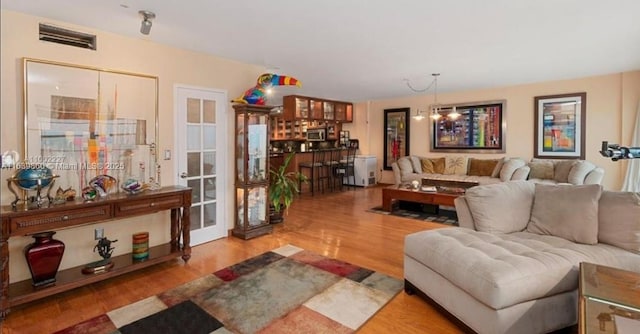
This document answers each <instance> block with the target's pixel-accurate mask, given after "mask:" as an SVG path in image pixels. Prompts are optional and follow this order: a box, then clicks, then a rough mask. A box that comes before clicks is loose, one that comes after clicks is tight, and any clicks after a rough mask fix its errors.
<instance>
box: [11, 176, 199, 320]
mask: <svg viewBox="0 0 640 334" xmlns="http://www.w3.org/2000/svg"><path fill="white" fill-rule="evenodd" d="M190 207H191V188H186V187H177V186H172V187H164V188H161V189H159V190H154V191H147V192H144V193H141V194H136V195H127V194H123V193H120V194H113V195H109V196H108V197H106V198H104V199H98V200H95V201H92V202H82V201H75V202H67V203H65V204H62V205H55V206H53V205H52V206H49V207H43V208H39V209H30V210H25V209H24V207H21V206H18V208H17V209H16V210H13V209H12V208H11V206H10V205H7V206H3V207H2V208H1V209H0V217H1V218H2V230H1V233H0V278H1V279H2V283H1V290H0V321H2V319H4V318H5V316H6V315H7V314H8V313H9V310H10V308H11V307H12V306H16V305H20V304H24V303H28V302H31V301H34V300H37V299H40V298H44V297H47V296H51V295H54V294H57V293H60V292H64V291H67V290H71V289H74V288H77V287H80V286H84V285H87V284H91V283H94V282H98V281H102V280H105V279H107V278H111V277H114V276H119V275H122V274H125V273H128V272H132V271H135V270H138V269H142V268H145V267H149V266H151V265H154V264H158V263H161V262H164V261H168V260H171V259H174V258H176V257H178V256H182V259H183V260H184V261H185V262H187V261H188V260H189V258H190V257H191V247H190V246H189V242H190V230H189V210H190ZM164 210H171V227H170V229H171V240H170V241H169V242H168V243H166V244H162V245H158V246H155V247H151V248H150V249H149V259H147V260H146V261H142V262H135V261H133V257H132V255H131V254H123V255H120V256H115V257H112V258H111V260H112V261H113V263H114V267H113V269H111V270H110V271H107V272H102V273H99V274H93V275H85V274H82V272H81V270H82V268H83V267H84V266H78V267H74V268H69V269H65V270H61V271H59V272H58V274H57V276H56V282H55V284H53V285H50V286H47V287H41V288H35V287H33V286H32V284H31V279H29V280H24V281H20V282H15V283H12V284H9V237H12V236H25V235H30V234H34V233H38V232H43V231H51V230H57V229H62V228H68V227H73V226H79V225H87V224H94V223H98V222H103V221H105V220H111V219H120V218H127V217H134V216H140V215H145V214H150V213H154V212H158V211H164ZM180 237H182V244H181V243H180ZM67 251H68V250H67Z"/></svg>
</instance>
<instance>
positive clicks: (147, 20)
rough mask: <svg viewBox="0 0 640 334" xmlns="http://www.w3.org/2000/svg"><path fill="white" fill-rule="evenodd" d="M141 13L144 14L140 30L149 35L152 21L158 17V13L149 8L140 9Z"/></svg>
mask: <svg viewBox="0 0 640 334" xmlns="http://www.w3.org/2000/svg"><path fill="white" fill-rule="evenodd" d="M138 13H139V14H140V15H142V24H141V25H140V32H141V33H142V34H144V35H149V32H150V31H151V25H152V24H153V23H152V22H151V20H152V19H155V18H156V14H155V13H154V12H150V11H148V10H141V11H138Z"/></svg>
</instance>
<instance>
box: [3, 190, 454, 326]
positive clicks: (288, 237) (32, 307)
mask: <svg viewBox="0 0 640 334" xmlns="http://www.w3.org/2000/svg"><path fill="white" fill-rule="evenodd" d="M347 189H348V188H347ZM381 189H382V188H381V187H374V188H357V189H356V190H345V191H343V192H337V193H325V194H316V196H314V197H311V196H310V195H308V194H303V195H302V196H301V197H300V198H299V199H297V200H296V201H295V202H294V203H293V205H292V206H291V208H290V210H289V214H288V216H287V217H286V218H285V222H284V223H282V224H279V225H276V226H275V229H274V232H273V233H272V234H270V235H265V236H261V237H258V238H255V239H252V240H248V241H244V240H240V239H237V238H234V237H228V238H224V239H221V240H216V241H213V242H210V243H207V244H203V245H200V246H197V247H194V248H193V254H192V258H191V260H190V261H189V263H188V264H186V265H185V264H184V263H183V262H182V260H179V259H176V260H174V261H170V262H167V263H164V264H160V265H157V266H153V267H150V268H147V269H145V270H141V271H138V272H134V273H131V274H127V275H124V276H120V277H116V278H112V279H109V280H106V281H103V282H99V283H95V284H92V285H89V286H86V287H82V288H79V289H75V290H72V291H69V292H66V293H62V294H59V295H56V296H52V297H49V298H47V299H43V300H40V301H36V302H33V303H30V304H27V305H24V306H21V307H16V308H14V309H12V312H11V313H10V314H9V316H8V317H7V319H6V320H5V321H4V323H3V324H2V333H38V334H41V333H49V332H54V331H57V330H60V329H63V328H66V327H68V326H70V325H73V324H75V323H78V322H81V321H84V320H87V319H91V318H93V317H96V316H98V315H100V314H103V313H105V312H108V311H110V310H112V309H115V308H119V307H121V306H124V305H127V304H129V303H132V302H135V301H138V300H141V299H144V298H146V297H149V296H153V295H155V294H158V293H160V292H162V291H164V290H167V289H170V288H173V287H175V286H178V285H180V284H183V283H186V282H189V281H191V280H194V279H196V278H198V277H202V276H204V275H207V274H210V273H212V272H214V271H216V270H218V269H221V268H224V267H226V266H229V265H231V264H234V263H237V262H239V261H242V260H245V259H247V258H249V257H252V256H255V255H258V254H261V253H263V252H266V251H268V250H271V249H274V248H277V247H279V246H282V245H286V244H292V245H295V246H298V247H301V248H304V249H308V250H311V251H314V252H316V253H319V254H322V255H325V256H328V257H333V258H337V259H340V260H343V261H347V262H351V263H354V264H357V265H359V266H363V267H367V268H370V269H373V270H376V271H380V272H383V273H386V274H388V275H391V276H394V277H397V278H400V279H402V277H403V257H402V254H403V246H404V241H403V240H404V236H405V235H407V234H409V233H412V232H417V231H421V230H425V229H431V228H442V227H443V226H444V225H440V224H435V223H428V222H419V221H415V220H410V219H405V218H398V217H394V216H387V215H381V214H375V213H369V212H366V210H367V209H369V208H371V207H374V206H377V205H380V204H381V201H382V191H381ZM460 332H461V330H460V329H459V328H458V327H456V326H455V325H454V324H453V323H451V322H450V321H449V320H448V319H446V318H445V317H444V316H442V315H441V314H440V313H438V312H437V311H436V310H435V309H434V308H432V307H431V306H430V305H429V304H427V303H426V302H424V301H423V300H421V299H420V298H418V297H416V296H409V295H407V294H405V293H404V292H400V293H399V294H398V295H397V296H396V297H395V298H394V299H392V300H391V302H389V304H387V305H386V306H385V307H384V308H383V309H382V310H381V311H380V312H379V313H378V314H376V315H375V316H374V317H373V318H372V319H371V320H369V321H368V322H367V323H366V324H365V325H364V326H363V327H362V328H361V329H360V330H359V333H460Z"/></svg>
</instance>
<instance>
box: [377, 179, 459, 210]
mask: <svg viewBox="0 0 640 334" xmlns="http://www.w3.org/2000/svg"><path fill="white" fill-rule="evenodd" d="M462 195H463V193H444V192H426V191H420V190H414V189H410V188H407V187H406V186H404V185H400V186H398V185H393V186H390V187H386V188H384V189H382V209H383V210H385V211H389V212H391V210H392V207H393V201H394V200H402V201H409V202H416V203H423V204H431V205H447V206H453V201H454V200H455V199H456V198H458V196H462Z"/></svg>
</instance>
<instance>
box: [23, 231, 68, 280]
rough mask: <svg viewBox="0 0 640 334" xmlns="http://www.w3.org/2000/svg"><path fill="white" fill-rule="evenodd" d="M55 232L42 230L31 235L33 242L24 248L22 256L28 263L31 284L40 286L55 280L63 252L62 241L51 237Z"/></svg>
mask: <svg viewBox="0 0 640 334" xmlns="http://www.w3.org/2000/svg"><path fill="white" fill-rule="evenodd" d="M54 234H56V232H53V231H49V232H42V233H36V234H34V235H32V237H33V238H34V239H35V242H33V243H31V244H29V245H27V246H26V247H25V248H24V256H25V258H26V259H27V264H28V265H29V271H30V272H31V279H32V281H33V282H32V284H33V286H36V287H40V286H45V285H49V284H53V283H55V282H56V274H57V273H58V268H59V267H60V262H61V261H62V255H63V254H64V243H63V242H62V241H60V240H56V239H53V238H52V237H53V235H54Z"/></svg>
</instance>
